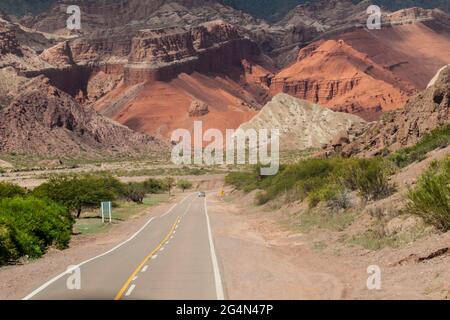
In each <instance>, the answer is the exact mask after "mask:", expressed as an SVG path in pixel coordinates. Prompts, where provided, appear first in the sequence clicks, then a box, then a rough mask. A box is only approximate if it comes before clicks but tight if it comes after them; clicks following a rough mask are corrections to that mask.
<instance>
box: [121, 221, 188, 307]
mask: <svg viewBox="0 0 450 320" xmlns="http://www.w3.org/2000/svg"><path fill="white" fill-rule="evenodd" d="M179 219H180V218H179V217H177V219H176V220H175V223H174V224H173V226H172V228H171V229H170V231H169V233H168V234H167V236H166V237H165V238H164V239H163V240H162V241H161V242H160V243H159V244H158V246H157V247H156V248H155V249H154V250H153V251H152V252H150V253H149V254H148V255H147V256H146V257H145V258H144V260H142V262H141V263H140V264H139V266H138V267H137V268H136V270H134V272H133V273H132V274H131V276H130V277H129V278H128V280H127V281H126V282H125V284H124V285H123V286H122V288H121V289H120V290H119V292H118V293H117V294H116V296H115V298H114V300H120V299H121V298H122V296H123V294H124V292H125V290H126V289H127V288H128V287H129V285H130V283H131V281H133V278H134V277H135V276H136V275H137V274H138V273H139V272H140V271H141V269H142V268H143V267H144V266H145V264H146V263H147V261H148V260H150V258H151V259H155V258H156V257H157V256H158V255H157V254H156V252H158V251H159V249H161V247H162V246H163V245H164V243H165V242H166V241H167V240H168V239H169V238H170V236H171V235H172V234H173V233H174V231H175V226H176V225H177V223H178V222H179V221H180V220H179Z"/></svg>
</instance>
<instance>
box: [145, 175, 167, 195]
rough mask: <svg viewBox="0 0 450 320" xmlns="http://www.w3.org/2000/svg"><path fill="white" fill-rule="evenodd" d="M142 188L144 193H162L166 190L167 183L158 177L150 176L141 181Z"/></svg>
mask: <svg viewBox="0 0 450 320" xmlns="http://www.w3.org/2000/svg"><path fill="white" fill-rule="evenodd" d="M143 186H144V190H145V192H146V193H152V194H155V193H162V192H167V190H168V188H167V184H166V183H165V182H164V181H162V180H159V179H154V178H150V179H147V180H145V181H144V182H143Z"/></svg>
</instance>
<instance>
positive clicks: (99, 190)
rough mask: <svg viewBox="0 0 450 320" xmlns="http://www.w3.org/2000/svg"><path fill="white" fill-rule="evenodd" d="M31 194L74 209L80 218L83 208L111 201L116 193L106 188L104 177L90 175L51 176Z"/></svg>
mask: <svg viewBox="0 0 450 320" xmlns="http://www.w3.org/2000/svg"><path fill="white" fill-rule="evenodd" d="M33 195H35V196H36V197H38V198H48V199H51V200H53V201H55V202H57V203H59V204H61V205H63V206H65V207H66V208H68V209H69V210H70V211H75V212H76V217H77V218H80V216H81V212H82V210H83V209H85V208H93V207H97V206H99V204H100V202H102V201H113V200H114V199H115V198H116V193H115V192H114V190H112V189H108V188H107V185H105V180H104V179H102V178H99V177H95V176H90V175H88V176H81V177H76V176H75V177H67V176H63V177H52V178H50V180H49V181H48V182H47V183H44V184H42V185H41V186H39V187H37V188H36V189H35V190H33Z"/></svg>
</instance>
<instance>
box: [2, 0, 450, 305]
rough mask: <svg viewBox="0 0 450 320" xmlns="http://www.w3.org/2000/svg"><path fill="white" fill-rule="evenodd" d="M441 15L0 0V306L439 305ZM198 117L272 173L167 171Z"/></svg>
mask: <svg viewBox="0 0 450 320" xmlns="http://www.w3.org/2000/svg"><path fill="white" fill-rule="evenodd" d="M372 2H373V3H372ZM411 3H413V4H414V5H411ZM449 4H450V3H449V1H446V0H443V1H439V0H436V1H400V0H399V1H395V4H394V2H389V1H368V0H362V1H353V0H330V1H326V0H317V1H312V0H311V1H302V0H298V1H272V2H271V4H270V5H269V4H267V3H266V2H265V1H264V2H258V1H256V0H251V1H245V3H244V1H228V0H116V1H113V0H111V1H94V0H70V1H69V0H39V1H28V0H20V1H19V0H15V1H10V0H2V1H1V2H0V299H21V298H26V299H35V298H36V299H90V298H97V299H116V300H119V299H176V300H177V299H187V300H191V299H194V300H196V299H215V298H218V299H260V300H279V299H435V300H442V299H450V112H449V110H450V8H449ZM373 5H377V6H376V8H378V9H379V10H380V11H379V15H378V16H376V18H377V19H378V20H377V19H375V20H373V19H372V20H371V17H373V16H374V14H375V15H376V14H377V13H376V11H373V10H375V9H374V7H373ZM70 8H72V9H73V10H71V9H70ZM74 8H75V9H74ZM77 8H78V9H77ZM368 8H372V9H371V10H372V11H371V10H368ZM76 9H77V10H79V12H77V10H76ZM78 13H79V16H78V15H77V14H78ZM78 18H79V21H77V19H78ZM73 19H74V20H73ZM374 21H375V23H377V21H378V22H379V24H378V25H376V26H375V27H373V26H372V25H370V23H373V22H374ZM74 22H75V26H71V27H70V26H69V25H70V24H71V23H74ZM76 22H78V23H79V24H78V25H76ZM196 122H197V123H198V122H201V123H202V126H203V129H204V130H205V131H206V130H208V129H216V131H218V132H221V133H222V134H223V135H225V134H226V132H227V130H230V129H233V130H236V129H242V130H243V131H246V130H254V131H255V132H258V131H261V130H277V131H278V132H279V147H280V153H279V155H280V167H279V171H278V172H277V173H276V174H275V175H271V176H265V175H263V174H261V173H260V171H259V169H260V164H256V165H252V164H249V163H246V164H242V163H239V164H237V163H236V164H234V163H226V164H213V165H207V164H198V163H196V164H193V163H191V164H182V165H177V164H175V163H173V161H171V150H172V149H173V148H174V146H176V145H177V144H178V143H179V141H174V140H173V132H174V131H176V130H179V129H185V130H187V131H188V132H190V133H191V134H193V135H194V134H195V129H194V124H195V123H196ZM271 138H272V139H273V137H271ZM209 141H211V140H209ZM203 143H204V144H203V145H202V147H205V148H207V145H208V143H205V142H203ZM245 143H246V142H245V141H244V149H245V148H246V145H245ZM259 147H261V145H259ZM274 150H275V149H272V151H273V152H274ZM216 151H217V150H216ZM172 157H173V154H172ZM188 158H189V159H190V156H189V157H188ZM194 192H195V193H194ZM204 196H205V198H203V197H204ZM105 201H107V202H108V203H110V204H111V207H110V208H112V217H111V219H110V221H111V222H112V223H110V224H105V223H104V218H105V217H103V216H102V215H100V213H99V208H100V205H101V206H102V214H103V211H104V207H103V204H101V203H105ZM207 208H208V209H207ZM208 211H209V216H208ZM172 217H173V219H175V223H174V221H173V219H172ZM204 217H206V218H204ZM210 218H211V219H210ZM149 219H150V220H149ZM210 220H211V221H210ZM152 221H153V222H152ZM155 221H156V222H155ZM150 222H152V223H150ZM151 228H154V229H151ZM147 229H148V230H147ZM176 230H177V231H178V233H177V236H176V237H175V238H174V236H175V231H176ZM136 232H137V233H136ZM167 232H169V233H168V234H167ZM135 233H136V234H135ZM166 234H167V236H166ZM130 237H131V238H130ZM177 238H178V239H177ZM127 239H128V240H127ZM162 239H163V241H162V242H161V240H162ZM208 239H209V242H208ZM176 240H178V243H179V245H177V242H176ZM180 241H181V242H180ZM144 242H145V243H146V244H148V243H150V244H151V247H152V246H153V247H155V250H153V251H152V252H151V253H150V254H148V252H146V251H145V250H148V249H150V248H147V245H144ZM208 243H209V244H208ZM122 244H123V245H124V246H123V247H122ZM181 246H183V247H181ZM123 248H124V249H123ZM210 249H211V257H210V256H209V254H210V253H209V252H210ZM121 250H128V251H127V252H128V253H127V254H129V255H130V256H129V261H127V262H124V261H121V258H120V257H121V255H120V254H123V252H121ZM214 250H215V251H214ZM104 252H107V253H108V254H106V253H105V254H103V253H104ZM213 252H214V253H213ZM216 252H217V253H216ZM147 254H148V255H147ZM93 256H96V258H92V257H93ZM144 257H146V258H145V259H144ZM193 257H194V258H195V261H206V260H207V261H210V260H211V261H212V264H211V265H210V264H209V262H208V264H206V263H205V264H200V263H199V264H198V265H197V264H195V267H194V263H193V262H192V261H194V260H193V259H194V258H193ZM142 259H144V261H143V262H142V263H140V262H141V260H142ZM94 260H95V261H94ZM82 261H85V262H82ZM86 261H87V262H86ZM91 261H93V262H91ZM153 261H154V262H153ZM104 263H108V265H111V264H114V265H115V267H114V268H111V271H110V272H111V274H110V275H111V276H112V278H114V279H115V280H114V281H111V282H108V280H106V279H101V277H95V276H94V274H95V272H96V270H98V268H100V266H101V265H102V264H104ZM152 264H154V265H153V268H154V269H153V270H154V271H152ZM69 265H72V266H73V265H75V266H78V268H81V270H82V275H85V276H83V277H86V278H82V279H83V280H81V284H82V286H81V290H78V291H77V290H72V291H73V292H66V291H65V289H63V287H64V283H63V280H64V279H65V277H66V276H68V275H70V272H69V271H67V272H66V274H64V273H63V274H61V275H60V276H57V275H58V274H59V273H61V272H63V271H64V270H66V268H67V266H69ZM136 266H139V267H138V269H136V271H135V272H133V270H134V269H135V268H136ZM146 266H147V267H149V271H147V272H146V271H144V270H147V267H146ZM170 266H177V268H179V269H178V270H177V269H176V268H175V267H173V268H174V269H173V270H172V267H170ZM193 268H197V269H195V270H197V271H193ZM374 268H375V269H374ZM198 270H200V271H198ZM371 270H372V271H373V270H379V271H380V277H381V279H382V280H380V281H381V282H380V283H378V285H377V283H376V281H375V284H374V285H373V287H371V285H370V283H369V282H370V281H369V279H368V277H369V278H370V275H371V274H372V273H371V272H372V271H371ZM175 272H181V273H183V272H184V273H185V274H187V275H188V277H191V276H192V279H194V278H195V281H196V284H198V283H200V284H201V285H196V286H194V285H192V284H191V282H190V281H191V280H189V281H187V280H186V279H178V278H177V277H176V276H174V274H175ZM373 272H375V271H373ZM130 274H131V276H130ZM138 275H139V277H141V278H145V281H144V280H141V281H143V282H139V281H140V280H139V279H138ZM211 275H214V276H211ZM208 277H211V278H208ZM84 279H87V280H84ZM133 279H134V280H133ZM136 279H138V280H136ZM189 279H191V278H189ZM115 281H117V283H115ZM174 281H175V282H176V283H177V284H179V285H180V286H181V287H180V288H181V289H179V290H178V291H176V290H174V289H173V288H172V287H170V284H171V283H173V282H174ZM177 281H178V282H177ZM192 281H194V280H192ZM43 283H44V285H42V284H43ZM191 285H192V287H191ZM200 287H201V288H203V290H200V289H198V288H200ZM155 288H156V289H155ZM33 290H34V291H33ZM158 290H159V291H158Z"/></svg>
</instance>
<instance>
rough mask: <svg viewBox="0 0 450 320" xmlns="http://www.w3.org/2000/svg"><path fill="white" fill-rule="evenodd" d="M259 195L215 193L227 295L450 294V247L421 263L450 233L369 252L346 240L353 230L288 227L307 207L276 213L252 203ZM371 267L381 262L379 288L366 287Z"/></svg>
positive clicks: (213, 209)
mask: <svg viewBox="0 0 450 320" xmlns="http://www.w3.org/2000/svg"><path fill="white" fill-rule="evenodd" d="M253 196H254V194H249V195H246V196H243V195H242V194H236V195H233V196H229V198H231V200H230V199H228V200H227V201H224V200H222V199H219V198H218V197H213V199H210V201H209V212H210V215H211V217H212V220H213V225H214V226H213V228H214V230H215V234H216V242H217V250H218V252H219V257H220V260H221V264H222V265H221V267H222V270H223V278H224V282H225V288H226V292H227V295H228V298H230V299H445V298H450V254H449V253H450V250H449V252H447V254H444V255H441V256H438V257H435V258H432V259H425V260H424V261H422V262H417V258H419V257H422V258H423V257H426V256H428V255H429V254H431V253H433V252H435V251H437V250H438V249H442V248H449V247H450V232H449V233H447V234H443V235H442V234H441V235H438V234H433V235H430V236H428V237H426V238H422V239H421V240H418V241H415V242H414V243H411V244H409V245H406V246H404V247H402V248H400V249H390V248H385V249H382V250H379V251H369V250H366V249H364V248H361V247H356V246H349V245H348V244H345V243H344V242H343V241H342V239H343V237H345V236H346V235H347V233H348V232H351V231H352V230H348V231H343V232H331V231H324V230H315V231H313V232H311V233H307V234H302V233H296V232H293V231H286V229H285V228H283V227H282V226H281V225H280V221H282V220H283V219H285V218H286V216H289V215H291V214H293V213H295V212H298V210H301V208H300V207H299V206H298V205H291V206H289V207H283V208H282V209H280V210H278V211H272V210H267V209H264V208H261V207H254V206H253V205H251V203H252V198H253ZM366 218H367V217H364V216H363V217H362V218H361V219H363V220H364V219H366ZM360 223H361V222H360ZM357 227H358V222H356V223H355V226H354V228H357ZM350 229H351V228H350ZM317 244H323V248H322V247H319V246H317ZM400 262H401V263H400ZM371 265H377V266H379V267H380V268H381V277H382V285H381V290H369V289H367V285H366V283H367V279H368V277H369V274H368V273H367V268H368V267H369V266H371Z"/></svg>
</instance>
